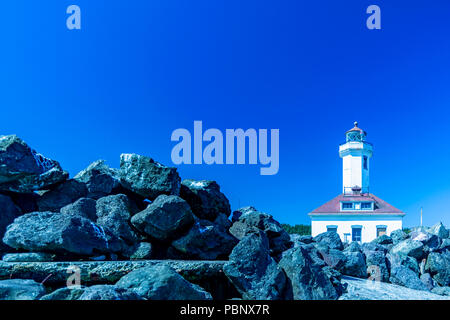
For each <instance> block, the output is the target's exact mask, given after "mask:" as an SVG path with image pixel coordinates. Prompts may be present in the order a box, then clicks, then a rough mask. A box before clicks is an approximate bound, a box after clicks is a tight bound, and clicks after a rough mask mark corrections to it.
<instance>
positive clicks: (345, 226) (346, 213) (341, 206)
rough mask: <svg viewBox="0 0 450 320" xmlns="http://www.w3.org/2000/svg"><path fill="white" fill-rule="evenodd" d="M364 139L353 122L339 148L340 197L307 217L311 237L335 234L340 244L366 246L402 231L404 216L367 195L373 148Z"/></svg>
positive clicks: (402, 213)
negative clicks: (356, 242)
mask: <svg viewBox="0 0 450 320" xmlns="http://www.w3.org/2000/svg"><path fill="white" fill-rule="evenodd" d="M366 136H367V133H366V132H365V131H363V130H361V129H360V128H358V123H357V122H355V127H354V128H352V129H350V130H349V131H347V132H346V142H345V143H344V144H341V145H340V146H339V156H340V157H341V158H342V167H343V189H342V194H340V195H338V196H337V197H336V198H334V199H332V200H330V201H328V202H327V203H325V204H323V205H322V206H320V207H319V208H317V209H315V210H314V211H312V212H310V213H309V216H310V217H311V234H312V236H313V237H314V236H316V235H318V234H320V233H322V232H326V231H335V232H337V233H338V234H339V236H340V237H341V240H342V241H343V242H352V241H358V242H370V241H372V240H373V239H375V238H376V237H378V236H380V235H383V234H387V235H390V234H391V232H392V231H394V230H397V229H402V223H403V217H404V215H405V213H404V212H402V211H400V210H399V209H397V208H395V207H393V206H392V205H390V204H389V203H387V202H385V201H383V200H381V199H380V198H378V197H377V196H375V195H374V194H371V193H370V190H369V169H370V158H371V157H372V149H373V148H372V144H370V143H369V142H367V141H366Z"/></svg>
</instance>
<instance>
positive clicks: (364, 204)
mask: <svg viewBox="0 0 450 320" xmlns="http://www.w3.org/2000/svg"><path fill="white" fill-rule="evenodd" d="M361 209H363V210H364V209H366V210H367V209H369V210H372V203H371V202H362V203H361Z"/></svg>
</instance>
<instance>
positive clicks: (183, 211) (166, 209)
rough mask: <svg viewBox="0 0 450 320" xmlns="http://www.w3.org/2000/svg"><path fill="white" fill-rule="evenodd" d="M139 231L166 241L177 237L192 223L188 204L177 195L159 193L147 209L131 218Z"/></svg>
mask: <svg viewBox="0 0 450 320" xmlns="http://www.w3.org/2000/svg"><path fill="white" fill-rule="evenodd" d="M131 223H132V224H133V226H134V227H135V228H136V229H138V230H139V231H141V232H143V233H145V234H147V235H149V236H150V237H152V238H154V239H157V240H160V241H166V240H170V239H175V238H179V237H180V236H181V235H182V232H183V231H185V230H186V229H188V228H189V227H190V226H192V224H193V223H194V216H193V214H192V211H191V208H190V207H189V204H188V203H187V202H186V201H185V200H183V199H181V198H180V197H178V196H175V195H172V196H167V195H160V196H158V198H156V200H155V201H153V202H152V203H151V204H150V205H149V206H148V207H147V209H145V210H143V211H141V212H139V213H137V214H136V215H134V216H133V218H131Z"/></svg>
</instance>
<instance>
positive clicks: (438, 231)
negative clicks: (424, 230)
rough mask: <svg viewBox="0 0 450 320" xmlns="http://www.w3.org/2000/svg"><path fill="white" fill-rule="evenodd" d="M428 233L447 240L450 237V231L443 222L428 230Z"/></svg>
mask: <svg viewBox="0 0 450 320" xmlns="http://www.w3.org/2000/svg"><path fill="white" fill-rule="evenodd" d="M428 232H429V233H431V234H434V235H436V236H438V237H439V238H442V239H447V238H448V237H449V231H448V229H446V228H445V226H444V225H443V224H442V222H439V223H437V224H435V225H434V226H432V227H431V228H430V229H428Z"/></svg>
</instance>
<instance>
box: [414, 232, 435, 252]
mask: <svg viewBox="0 0 450 320" xmlns="http://www.w3.org/2000/svg"><path fill="white" fill-rule="evenodd" d="M410 238H411V240H415V241H420V242H422V243H423V245H424V248H423V250H424V252H429V251H436V250H438V249H439V246H440V245H441V240H440V239H439V237H438V236H436V235H434V234H431V233H428V232H427V231H425V230H424V229H417V230H415V231H412V232H411V234H410Z"/></svg>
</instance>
